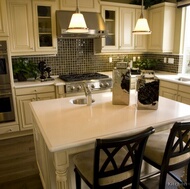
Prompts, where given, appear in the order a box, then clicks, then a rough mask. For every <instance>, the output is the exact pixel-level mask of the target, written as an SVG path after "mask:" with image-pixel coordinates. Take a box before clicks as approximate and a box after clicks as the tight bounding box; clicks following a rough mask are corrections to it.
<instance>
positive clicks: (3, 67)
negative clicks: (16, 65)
mask: <svg viewBox="0 0 190 189" xmlns="http://www.w3.org/2000/svg"><path fill="white" fill-rule="evenodd" d="M14 120H15V113H14V106H13V97H12V90H11V82H10V72H9V64H8V55H7V42H6V41H0V123H2V122H8V121H14Z"/></svg>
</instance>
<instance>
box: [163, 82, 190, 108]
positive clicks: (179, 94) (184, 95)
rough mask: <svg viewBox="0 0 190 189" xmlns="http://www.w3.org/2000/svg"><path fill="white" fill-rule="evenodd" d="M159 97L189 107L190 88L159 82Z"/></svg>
mask: <svg viewBox="0 0 190 189" xmlns="http://www.w3.org/2000/svg"><path fill="white" fill-rule="evenodd" d="M160 96H163V97H165V98H169V99H171V100H176V101H179V102H182V103H185V104H189V105H190V86H188V85H183V84H178V83H174V82H168V81H162V80H161V81H160Z"/></svg>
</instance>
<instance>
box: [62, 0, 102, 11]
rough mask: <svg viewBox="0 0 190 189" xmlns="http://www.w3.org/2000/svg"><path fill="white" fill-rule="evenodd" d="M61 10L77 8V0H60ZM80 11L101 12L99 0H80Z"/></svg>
mask: <svg viewBox="0 0 190 189" xmlns="http://www.w3.org/2000/svg"><path fill="white" fill-rule="evenodd" d="M59 1H60V9H61V10H71V11H75V10H76V0H59ZM78 3H79V9H80V11H86V12H87V11H89V12H100V4H99V0H88V1H87V0H79V1H78Z"/></svg>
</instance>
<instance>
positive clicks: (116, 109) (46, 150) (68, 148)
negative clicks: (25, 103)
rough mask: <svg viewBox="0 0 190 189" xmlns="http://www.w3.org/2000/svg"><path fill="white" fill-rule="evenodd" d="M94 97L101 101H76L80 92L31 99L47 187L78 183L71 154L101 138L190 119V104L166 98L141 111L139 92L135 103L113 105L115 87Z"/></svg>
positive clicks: (132, 99) (133, 99)
mask: <svg viewBox="0 0 190 189" xmlns="http://www.w3.org/2000/svg"><path fill="white" fill-rule="evenodd" d="M83 97H84V96H83ZM92 97H93V99H94V100H95V102H94V103H92V105H91V106H87V105H76V104H73V103H71V102H72V100H73V99H76V98H80V97H68V98H60V99H53V100H44V101H36V102H31V104H30V105H31V109H32V114H33V120H34V121H33V125H34V140H35V147H36V156H37V163H38V167H39V170H40V176H41V180H42V183H43V186H44V188H46V189H55V188H56V189H68V188H74V187H73V186H72V184H69V183H71V182H70V180H71V179H70V177H69V176H68V175H70V174H69V170H70V169H69V168H70V167H71V164H72V162H71V158H70V157H71V156H72V155H73V154H76V153H78V152H81V151H84V150H88V149H92V148H93V147H94V142H95V139H96V138H109V137H117V136H123V135H128V134H131V133H134V132H137V131H140V130H142V129H145V128H147V127H149V126H153V127H155V129H156V130H157V131H158V130H163V129H167V128H168V127H170V126H171V125H173V123H174V122H175V121H182V120H187V119H190V111H189V110H190V106H189V105H186V104H183V103H179V102H176V101H173V100H169V99H166V98H163V97H159V105H158V109H157V110H137V108H136V94H135V92H134V91H133V92H131V95H130V105H129V106H125V105H112V93H111V92H106V93H99V94H93V95H92ZM71 171H73V170H71Z"/></svg>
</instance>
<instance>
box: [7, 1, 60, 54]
mask: <svg viewBox="0 0 190 189" xmlns="http://www.w3.org/2000/svg"><path fill="white" fill-rule="evenodd" d="M55 7H56V2H55V1H35V0H34V1H32V0H24V1H23V0H7V10H8V11H7V12H8V22H9V29H10V38H11V54H12V55H36V54H55V53H56V52H57V43H56V32H55V16H54V15H55V14H54V12H55V10H56V8H55Z"/></svg>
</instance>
